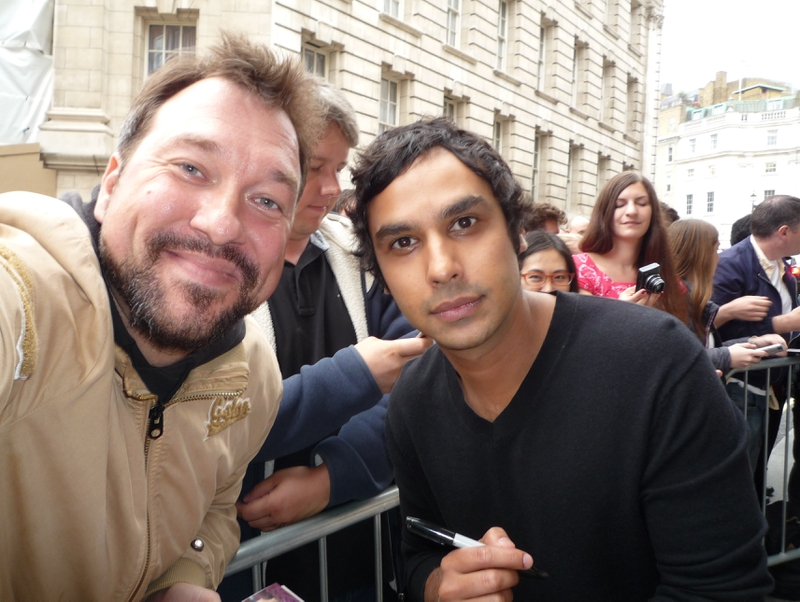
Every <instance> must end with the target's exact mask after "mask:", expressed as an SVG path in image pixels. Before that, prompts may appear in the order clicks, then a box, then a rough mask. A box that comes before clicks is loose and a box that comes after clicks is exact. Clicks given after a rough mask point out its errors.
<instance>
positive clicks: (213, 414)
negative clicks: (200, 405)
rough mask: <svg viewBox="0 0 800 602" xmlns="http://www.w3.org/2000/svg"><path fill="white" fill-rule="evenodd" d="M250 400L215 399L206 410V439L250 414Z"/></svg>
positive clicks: (239, 398) (238, 398)
mask: <svg viewBox="0 0 800 602" xmlns="http://www.w3.org/2000/svg"><path fill="white" fill-rule="evenodd" d="M250 410H251V405H250V398H249V397H248V398H247V399H242V398H241V397H237V398H236V399H231V398H229V397H227V398H226V397H216V398H215V399H214V401H213V402H211V407H210V408H208V422H206V439H208V438H209V437H211V436H212V435H216V434H217V433H219V432H220V431H223V430H225V429H226V428H228V427H229V426H230V425H232V424H233V423H234V422H237V421H239V420H241V419H242V418H244V417H245V416H247V415H248V414H249V413H250Z"/></svg>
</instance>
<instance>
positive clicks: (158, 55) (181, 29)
mask: <svg viewBox="0 0 800 602" xmlns="http://www.w3.org/2000/svg"><path fill="white" fill-rule="evenodd" d="M196 39H197V28H196V27H195V26H194V25H163V24H162V25H150V26H149V27H148V31H147V75H150V74H151V73H153V72H154V71H155V70H156V69H158V68H159V67H160V66H161V65H163V64H164V63H166V62H167V61H168V60H169V59H171V58H174V57H176V56H182V55H191V54H194V53H195V45H196Z"/></svg>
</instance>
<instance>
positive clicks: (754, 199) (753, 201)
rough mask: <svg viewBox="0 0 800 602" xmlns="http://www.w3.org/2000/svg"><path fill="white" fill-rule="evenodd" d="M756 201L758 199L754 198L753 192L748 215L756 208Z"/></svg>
mask: <svg viewBox="0 0 800 602" xmlns="http://www.w3.org/2000/svg"><path fill="white" fill-rule="evenodd" d="M757 199H758V197H757V196H756V193H755V192H754V193H753V194H751V195H750V213H752V212H753V209H755V208H756V200H757Z"/></svg>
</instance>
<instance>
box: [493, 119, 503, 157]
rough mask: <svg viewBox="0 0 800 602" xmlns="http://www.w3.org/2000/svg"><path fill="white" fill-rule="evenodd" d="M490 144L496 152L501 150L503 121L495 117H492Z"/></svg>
mask: <svg viewBox="0 0 800 602" xmlns="http://www.w3.org/2000/svg"><path fill="white" fill-rule="evenodd" d="M492 146H493V147H494V150H496V151H497V152H498V153H502V152H503V122H502V121H500V120H499V119H498V118H497V117H495V118H494V125H493V127H492Z"/></svg>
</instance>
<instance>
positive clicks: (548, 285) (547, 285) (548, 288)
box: [539, 276, 555, 293]
mask: <svg viewBox="0 0 800 602" xmlns="http://www.w3.org/2000/svg"><path fill="white" fill-rule="evenodd" d="M539 290H540V291H541V292H543V293H551V292H553V291H554V290H555V288H553V277H552V276H547V277H546V278H545V279H544V284H543V285H542V288H540V289H539Z"/></svg>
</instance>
